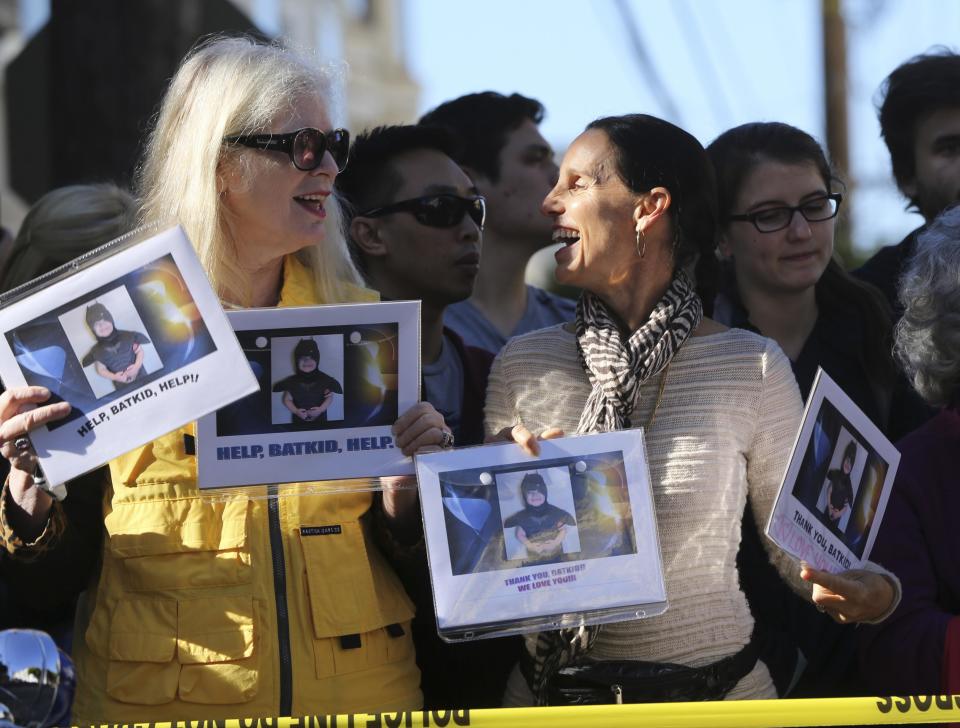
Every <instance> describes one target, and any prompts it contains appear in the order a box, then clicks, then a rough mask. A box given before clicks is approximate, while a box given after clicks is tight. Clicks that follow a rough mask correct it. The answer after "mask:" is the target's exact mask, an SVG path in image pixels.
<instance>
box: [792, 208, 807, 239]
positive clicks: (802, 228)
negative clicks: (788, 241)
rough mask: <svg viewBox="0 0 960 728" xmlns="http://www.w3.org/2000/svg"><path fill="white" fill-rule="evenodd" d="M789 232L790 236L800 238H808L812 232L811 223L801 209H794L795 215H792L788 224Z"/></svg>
mask: <svg viewBox="0 0 960 728" xmlns="http://www.w3.org/2000/svg"><path fill="white" fill-rule="evenodd" d="M787 232H788V233H789V235H790V237H792V238H795V239H798V240H806V239H807V238H809V237H810V235H811V234H812V233H811V231H810V223H809V222H807V218H805V217H804V216H803V213H801V212H800V210H794V211H793V215H792V216H791V217H790V224H789V225H788V226H787Z"/></svg>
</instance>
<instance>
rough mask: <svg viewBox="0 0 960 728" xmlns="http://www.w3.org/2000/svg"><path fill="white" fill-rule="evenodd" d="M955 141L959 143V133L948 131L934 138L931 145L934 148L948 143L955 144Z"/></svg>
mask: <svg viewBox="0 0 960 728" xmlns="http://www.w3.org/2000/svg"><path fill="white" fill-rule="evenodd" d="M957 143H960V134H956V133H954V132H950V133H948V134H944V135H943V136H938V137H937V138H936V139H934V140H933V145H932V146H933V148H934V149H936V148H937V147H940V146H944V145H948V144H957Z"/></svg>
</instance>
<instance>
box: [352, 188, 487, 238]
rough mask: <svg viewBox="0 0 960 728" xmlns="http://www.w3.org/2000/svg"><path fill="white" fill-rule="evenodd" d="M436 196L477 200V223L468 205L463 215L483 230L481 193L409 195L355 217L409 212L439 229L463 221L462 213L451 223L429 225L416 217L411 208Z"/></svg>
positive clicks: (484, 216) (484, 217)
mask: <svg viewBox="0 0 960 728" xmlns="http://www.w3.org/2000/svg"><path fill="white" fill-rule="evenodd" d="M438 197H453V198H454V199H457V200H460V201H461V202H479V203H480V211H481V216H482V218H481V220H480V222H479V223H478V222H477V221H476V219H475V218H474V217H473V216H472V215H470V208H469V207H465V208H464V211H463V215H466V216H469V217H470V219H471V220H472V221H473V223H474V225H476V226H477V227H478V228H479V229H480V231H481V232H483V226H484V225H485V224H486V222H487V198H486V197H484V196H483V195H472V196H470V197H464V196H462V195H456V194H454V193H452V192H440V193H438V194H435V195H422V196H421V197H411V198H409V199H406V200H398V201H397V202H391V203H390V204H389V205H381V206H380V207H373V208H370V209H369V210H364V211H363V212H358V213H357V214H356V217H380V216H381V215H390V214H392V213H394V212H409V213H411V214H412V215H414V217H415V219H416V220H417V222H419V223H420V224H421V225H426V226H427V227H436V228H441V229H445V228H452V227H455V226H457V225H459V224H460V223H461V222H463V215H461V216H460V219H459V220H457V221H456V222H455V223H453V224H452V225H430V224H428V223H425V222H423V221H422V220H420V219H419V218H416V214H417V210H414V209H411V208H413V207H415V206H417V205H422V204H424V203H426V201H427V200H435V199H437V198H438Z"/></svg>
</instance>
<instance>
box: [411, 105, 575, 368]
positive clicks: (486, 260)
mask: <svg viewBox="0 0 960 728" xmlns="http://www.w3.org/2000/svg"><path fill="white" fill-rule="evenodd" d="M543 113H544V112H543V106H542V105H541V104H540V102H539V101H536V100H535V99H531V98H527V97H525V96H521V95H520V94H512V95H510V96H504V95H503V94H499V93H495V92H493V91H487V92H484V93H476V94H469V95H467V96H461V97H460V98H457V99H454V100H453V101H448V102H446V103H444V104H441V105H440V106H438V107H437V108H436V109H434V110H433V111H431V112H429V113H428V114H426V115H425V116H424V117H423V118H422V119H420V123H421V124H428V125H434V126H442V127H444V128H446V129H449V130H450V131H451V132H452V133H453V134H454V136H455V137H456V139H457V141H458V143H459V144H458V149H459V154H458V156H457V157H455V159H456V160H457V162H459V163H460V165H461V166H462V167H463V169H464V171H466V172H467V174H469V175H470V177H471V178H472V179H473V181H474V184H476V186H477V189H479V190H480V194H482V195H483V196H484V197H486V199H487V204H488V206H489V208H490V210H489V215H488V219H487V227H486V229H485V230H484V236H483V238H484V239H483V248H484V250H483V265H482V266H481V268H480V275H479V276H478V278H477V284H476V287H475V288H474V291H473V295H472V296H471V297H470V298H469V299H468V300H466V301H463V302H462V303H457V304H454V305H452V306H450V308H448V309H447V313H446V323H447V326H449V327H450V328H452V329H454V330H455V331H456V332H457V333H458V334H460V336H462V337H463V339H464V341H466V342H467V343H468V344H470V345H472V346H479V347H482V348H484V349H487V350H488V351H492V352H494V353H496V352H498V351H499V350H500V349H501V348H502V347H503V345H504V344H505V343H506V342H507V339H509V338H510V337H512V336H517V335H519V334H523V333H526V332H528V331H533V330H535V329H540V328H544V327H546V326H552V325H553V324H557V323H564V322H566V321H572V320H573V316H574V311H575V308H576V305H575V302H574V301H571V300H570V299H567V298H563V297H561V296H557V295H554V294H552V293H549V292H547V291H544V290H543V289H540V288H536V287H534V286H528V285H527V284H526V282H525V280H524V274H525V272H526V268H527V263H528V262H529V260H530V257H531V256H532V255H533V254H534V253H536V252H537V251H538V250H540V249H541V248H543V247H544V246H546V245H549V244H550V240H551V234H552V225H553V222H552V220H551V219H550V218H549V217H545V216H544V215H541V214H540V203H541V202H543V198H544V197H546V195H547V193H548V192H549V191H550V190H551V188H552V187H553V185H554V184H555V183H556V181H557V165H556V163H555V162H554V161H553V150H552V149H551V148H550V145H549V144H548V143H547V142H546V140H545V139H544V138H543V136H541V134H540V132H539V130H538V129H537V125H538V124H539V123H540V121H541V120H542V119H543Z"/></svg>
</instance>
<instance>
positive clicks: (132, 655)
mask: <svg viewBox="0 0 960 728" xmlns="http://www.w3.org/2000/svg"><path fill="white" fill-rule="evenodd" d="M330 83H331V80H330V79H329V78H328V76H327V75H326V74H325V73H324V72H323V71H321V70H320V69H319V68H318V67H316V66H314V65H313V64H312V63H310V62H309V61H307V60H305V59H303V58H301V57H299V56H297V55H295V54H294V53H292V52H291V51H288V50H285V49H283V48H281V47H279V46H276V45H263V44H259V43H256V42H254V41H253V40H251V39H247V38H215V39H212V40H207V41H205V42H203V43H202V44H201V45H199V46H198V47H197V48H195V49H194V50H193V51H191V53H190V54H188V56H187V57H186V58H185V60H184V61H183V63H182V64H181V66H180V68H179V70H178V71H177V73H176V75H175V76H174V78H173V80H172V81H171V83H170V86H169V88H168V90H167V92H166V95H165V97H164V99H163V102H162V105H161V108H160V112H159V115H158V118H157V121H156V126H155V128H154V129H153V131H152V133H151V136H150V139H149V142H148V144H147V148H146V152H145V158H144V161H143V164H142V167H141V171H140V180H139V184H140V190H139V191H140V195H141V201H142V205H143V212H142V214H143V218H144V220H145V221H147V222H162V221H165V220H167V219H171V218H172V219H175V220H178V221H179V222H180V223H181V224H182V225H183V226H184V228H185V229H186V231H187V233H188V234H189V236H190V238H191V240H192V241H193V244H194V245H195V247H196V249H197V252H198V253H199V256H200V259H201V261H202V262H203V264H204V267H205V269H206V272H207V274H208V276H209V277H210V280H211V282H212V284H213V286H214V288H215V289H216V290H217V291H218V293H219V295H220V297H221V299H222V300H223V302H224V305H225V306H231V307H248V306H260V307H262V306H302V305H311V304H316V303H334V302H356V301H372V300H376V298H377V297H376V295H375V294H374V293H373V292H371V291H369V290H367V289H365V288H363V287H362V285H361V283H360V278H359V276H358V274H357V272H356V270H355V269H354V267H353V264H352V263H351V261H350V257H349V255H348V253H347V249H346V245H345V242H344V240H343V237H342V234H341V233H340V230H339V226H338V219H339V214H338V213H339V210H338V203H337V200H336V198H335V197H334V196H332V195H331V192H332V190H333V181H334V178H335V177H336V175H337V173H338V171H339V170H340V169H342V168H343V166H344V165H345V164H346V161H347V149H348V147H347V144H348V134H347V132H346V131H345V130H341V129H333V123H332V120H331V112H330V107H329V103H328V99H329V98H330ZM48 396H49V393H48V392H46V391H45V390H42V389H40V388H23V389H21V390H18V391H12V392H7V393H6V394H5V395H3V398H2V399H0V439H2V440H3V441H4V443H5V444H4V445H3V447H2V453H3V455H4V456H6V457H7V458H8V459H10V460H11V463H12V466H13V468H14V472H13V473H12V474H11V477H10V480H9V483H8V486H7V488H6V489H5V492H4V496H3V497H4V504H5V509H4V510H2V511H0V516H2V517H3V519H4V524H3V525H4V528H5V531H6V532H7V534H8V537H7V539H6V547H7V549H8V551H11V552H13V556H14V558H19V559H22V560H24V561H26V560H28V559H32V568H33V569H34V571H35V573H39V572H42V571H43V570H44V569H45V568H48V567H49V568H50V571H49V572H48V576H49V578H51V579H56V578H58V573H59V572H61V571H63V570H64V569H65V568H68V567H67V566H65V564H69V558H68V555H65V554H64V553H63V551H62V547H63V545H64V544H66V543H68V539H66V537H65V534H69V533H71V532H72V531H76V530H83V529H86V530H94V531H96V530H98V529H100V528H101V527H102V528H103V530H104V534H103V536H104V547H103V550H102V566H101V568H100V572H99V579H98V580H96V581H95V582H94V583H92V585H91V587H90V589H89V591H88V594H87V598H86V600H85V606H84V608H82V609H81V610H80V614H79V619H78V625H80V626H81V627H82V628H81V629H79V630H78V632H77V640H76V644H75V649H74V656H75V660H76V666H77V674H78V678H79V679H78V683H79V684H78V689H77V697H76V702H75V706H74V715H73V720H74V722H75V723H77V724H82V725H88V724H89V725H92V724H95V723H102V722H109V723H130V722H139V721H152V720H160V719H163V720H169V719H171V718H174V719H176V720H185V719H188V718H189V719H191V720H205V719H215V718H223V717H224V716H228V715H243V716H250V717H255V716H277V715H317V714H325V713H350V712H371V713H373V712H380V711H386V710H405V709H414V708H417V707H418V706H419V705H420V704H421V694H420V690H419V673H418V671H417V668H416V665H415V662H414V655H413V647H412V643H411V640H410V628H409V623H410V619H411V617H412V616H413V609H412V605H411V603H410V600H409V599H408V597H407V595H406V594H405V593H404V591H403V589H402V587H401V586H400V584H399V581H398V579H397V577H396V576H395V574H394V573H393V572H392V571H391V570H390V568H389V567H388V566H387V564H386V562H385V560H384V558H383V557H382V556H381V555H380V554H379V552H378V551H377V548H376V546H375V545H374V543H373V540H372V538H371V533H370V531H371V519H376V520H377V521H378V522H383V523H385V524H386V525H387V526H389V525H390V524H392V523H394V522H395V521H397V520H399V519H401V518H403V517H404V515H410V513H409V511H410V509H411V508H412V507H413V504H414V501H412V500H410V499H409V498H407V499H406V500H402V501H401V500H400V499H399V498H397V497H394V493H393V491H392V490H389V492H388V491H385V493H386V495H385V496H384V499H383V506H382V509H378V510H376V512H374V509H373V505H374V496H373V494H372V492H370V491H363V490H361V489H360V488H359V487H358V484H357V483H352V484H343V483H335V482H334V483H327V484H315V485H314V488H313V489H311V493H313V494H311V495H303V494H302V493H303V489H302V487H301V486H299V485H296V484H294V485H289V486H286V485H280V486H277V485H267V486H262V487H255V488H253V489H248V490H242V491H236V490H233V491H226V492H221V493H213V494H212V495H211V494H210V493H209V492H204V494H203V495H201V493H200V491H199V490H198V489H197V485H196V460H195V457H194V455H193V434H194V428H193V426H192V425H191V426H188V427H185V428H181V429H180V430H177V431H175V432H172V433H170V434H169V435H166V436H164V437H161V438H159V439H157V440H155V441H154V442H152V443H150V444H148V445H146V446H144V447H141V448H138V449H137V450H134V451H133V452H130V453H128V454H127V455H124V456H122V457H120V458H118V459H116V460H115V461H113V462H112V463H111V464H110V480H109V482H107V483H105V484H104V486H103V487H104V488H105V494H104V504H105V505H104V520H103V524H102V526H101V525H100V524H97V523H75V522H69V521H67V520H65V519H64V517H63V511H62V509H61V507H60V506H59V504H57V503H53V502H52V501H51V499H50V496H49V495H47V494H46V493H45V492H42V491H40V490H39V489H38V488H36V487H35V484H34V482H33V480H32V473H33V472H34V467H35V464H36V459H35V457H34V456H33V454H32V452H30V451H22V450H19V449H17V448H15V447H14V446H12V445H11V443H10V440H11V439H14V440H15V439H17V438H18V437H19V436H21V435H23V434H24V432H26V431H28V430H29V429H30V428H32V427H35V426H38V425H40V424H42V423H43V422H47V421H50V420H53V419H56V418H57V417H61V416H63V415H64V414H65V413H66V411H68V410H69V405H67V404H63V403H60V404H54V405H47V406H41V407H39V408H37V409H35V410H32V411H31V412H28V413H22V412H21V411H20V410H21V408H22V406H23V405H28V404H41V403H42V402H43V401H44V400H46V398H47V397H48ZM394 433H395V437H396V443H397V445H398V446H399V447H400V448H401V449H402V450H403V452H405V453H407V454H412V453H413V452H415V451H416V450H417V449H418V448H421V447H424V446H436V445H439V444H440V443H441V442H443V441H445V440H446V438H447V437H448V431H447V429H446V426H445V424H444V422H443V418H442V417H441V416H440V415H439V414H437V412H436V411H435V410H434V409H433V408H432V407H431V406H430V405H428V404H425V403H421V404H419V405H417V406H415V407H414V408H413V409H412V410H410V411H408V412H407V413H405V414H404V415H403V416H401V418H400V420H399V421H398V422H397V423H396V425H395V426H394ZM278 479H279V478H278ZM345 485H350V486H351V487H344V486H345ZM371 485H372V484H371ZM317 490H326V491H327V493H325V494H324V493H319V494H318V493H317V492H316V491H317ZM11 534H13V537H11ZM91 567H92V565H91V564H77V563H75V564H72V565H71V566H70V568H72V569H73V570H74V571H76V570H79V569H83V568H88V569H89V568H91ZM58 570H59V571H58Z"/></svg>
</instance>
